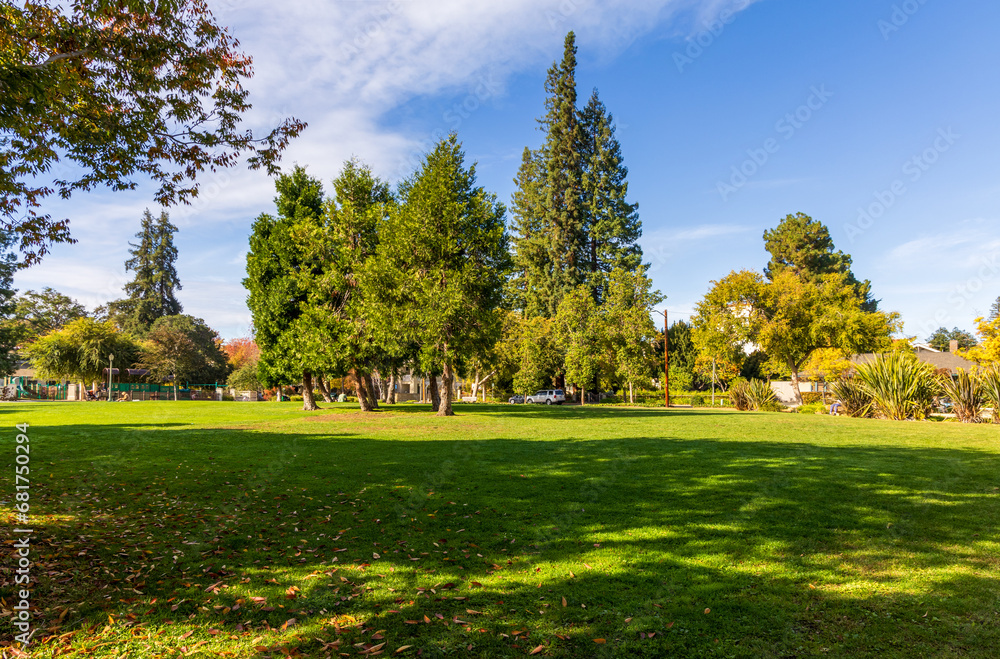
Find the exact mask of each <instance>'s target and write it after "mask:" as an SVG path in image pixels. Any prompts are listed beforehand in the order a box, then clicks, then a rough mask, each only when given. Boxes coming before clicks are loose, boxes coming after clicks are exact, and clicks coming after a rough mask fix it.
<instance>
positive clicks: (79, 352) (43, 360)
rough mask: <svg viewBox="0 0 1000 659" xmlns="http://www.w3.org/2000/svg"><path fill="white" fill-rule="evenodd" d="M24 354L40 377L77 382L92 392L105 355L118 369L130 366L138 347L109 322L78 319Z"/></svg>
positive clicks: (137, 352)
mask: <svg viewBox="0 0 1000 659" xmlns="http://www.w3.org/2000/svg"><path fill="white" fill-rule="evenodd" d="M24 355H25V356H26V357H27V358H28V360H29V361H30V362H31V365H32V367H33V368H34V369H35V371H36V373H37V374H38V375H39V376H40V377H42V378H45V379H50V380H64V379H65V380H80V381H81V382H82V384H83V386H84V387H86V386H87V383H88V382H89V383H91V385H92V387H93V388H95V389H96V387H97V383H98V382H99V381H100V380H101V378H102V373H103V371H104V369H105V368H107V367H108V362H109V356H110V355H114V356H115V358H114V363H115V365H116V366H117V367H119V368H126V367H129V366H132V365H133V364H135V363H136V361H137V360H138V357H139V345H138V344H137V343H136V342H135V341H134V340H133V339H132V338H131V337H130V336H128V335H127V334H124V333H122V332H121V331H119V330H118V328H117V327H115V325H114V323H112V322H111V321H103V322H100V321H97V320H94V319H93V318H78V319H76V320H74V321H71V322H70V323H67V324H66V326H65V327H63V328H62V329H60V330H56V331H54V332H50V333H49V334H46V335H45V336H43V337H41V338H40V339H38V340H37V341H35V342H34V343H32V344H31V345H29V346H28V347H27V348H25V349H24Z"/></svg>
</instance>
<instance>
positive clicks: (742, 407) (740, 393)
mask: <svg viewBox="0 0 1000 659" xmlns="http://www.w3.org/2000/svg"><path fill="white" fill-rule="evenodd" d="M749 385H750V383H749V382H747V381H746V380H740V381H739V382H735V383H733V386H731V387H729V400H730V401H732V403H733V407H735V408H736V409H737V411H739V412H746V411H747V410H749V409H751V408H752V406H751V404H750V397H749V396H748V395H747V387H748V386H749Z"/></svg>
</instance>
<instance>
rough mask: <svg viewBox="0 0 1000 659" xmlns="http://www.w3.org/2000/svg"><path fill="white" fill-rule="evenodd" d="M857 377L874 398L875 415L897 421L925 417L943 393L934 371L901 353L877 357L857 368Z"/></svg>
mask: <svg viewBox="0 0 1000 659" xmlns="http://www.w3.org/2000/svg"><path fill="white" fill-rule="evenodd" d="M856 377H857V378H858V380H860V381H861V382H862V383H863V384H864V385H865V388H866V389H867V390H868V393H869V394H871V397H872V409H873V410H874V411H875V413H876V414H877V415H878V416H880V417H882V418H885V419H894V420H897V421H902V420H905V419H922V418H924V417H926V416H927V415H928V414H929V413H930V411H931V409H932V407H933V405H934V397H935V396H936V395H937V393H938V391H939V390H940V383H939V380H938V379H937V378H936V377H935V376H934V368H933V367H932V366H931V365H930V364H927V363H924V362H920V361H917V358H916V357H915V356H913V355H911V354H906V353H902V352H892V353H888V354H884V355H875V358H874V359H873V360H872V361H870V362H868V363H867V364H859V365H858V367H857V375H856Z"/></svg>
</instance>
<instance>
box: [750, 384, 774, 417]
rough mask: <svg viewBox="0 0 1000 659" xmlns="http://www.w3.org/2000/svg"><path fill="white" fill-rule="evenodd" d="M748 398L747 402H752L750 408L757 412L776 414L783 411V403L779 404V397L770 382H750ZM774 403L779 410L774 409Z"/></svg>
mask: <svg viewBox="0 0 1000 659" xmlns="http://www.w3.org/2000/svg"><path fill="white" fill-rule="evenodd" d="M746 396H747V400H749V401H750V406H751V407H752V408H753V409H755V410H760V411H765V412H775V411H780V410H781V409H782V406H781V403H778V396H777V395H776V394H775V393H774V389H772V388H771V383H770V382H765V381H764V380H750V382H748V383H747V390H746ZM772 403H773V404H776V406H777V409H774V407H775V405H773V404H772Z"/></svg>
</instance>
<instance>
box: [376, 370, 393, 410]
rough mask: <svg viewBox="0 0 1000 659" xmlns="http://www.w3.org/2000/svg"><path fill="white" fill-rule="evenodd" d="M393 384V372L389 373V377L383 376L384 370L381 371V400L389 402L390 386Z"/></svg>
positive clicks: (379, 387) (379, 385) (379, 376)
mask: <svg viewBox="0 0 1000 659" xmlns="http://www.w3.org/2000/svg"><path fill="white" fill-rule="evenodd" d="M391 386H392V373H389V377H388V378H384V377H382V372H381V371H379V374H378V389H379V395H378V399H379V402H382V403H388V402H389V388H390V387H391Z"/></svg>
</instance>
